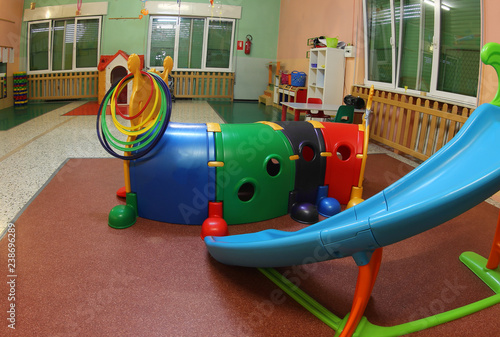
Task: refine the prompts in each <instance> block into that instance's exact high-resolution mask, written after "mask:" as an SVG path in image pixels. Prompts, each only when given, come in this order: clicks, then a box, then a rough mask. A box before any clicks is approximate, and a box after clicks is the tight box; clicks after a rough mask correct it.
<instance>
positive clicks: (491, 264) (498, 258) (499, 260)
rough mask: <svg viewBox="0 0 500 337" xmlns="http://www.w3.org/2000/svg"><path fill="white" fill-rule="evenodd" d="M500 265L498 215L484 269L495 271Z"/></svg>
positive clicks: (499, 221)
mask: <svg viewBox="0 0 500 337" xmlns="http://www.w3.org/2000/svg"><path fill="white" fill-rule="evenodd" d="M499 264H500V214H498V221H497V229H496V231H495V236H494V237H493V245H492V246H491V252H490V256H489V258H488V263H486V268H488V269H495V268H497V267H498V265H499Z"/></svg>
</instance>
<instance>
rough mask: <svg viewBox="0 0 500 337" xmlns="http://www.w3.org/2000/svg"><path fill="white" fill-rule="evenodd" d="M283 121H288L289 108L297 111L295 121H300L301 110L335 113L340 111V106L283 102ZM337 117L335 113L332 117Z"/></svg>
mask: <svg viewBox="0 0 500 337" xmlns="http://www.w3.org/2000/svg"><path fill="white" fill-rule="evenodd" d="M281 106H282V108H281V120H282V121H286V110H287V108H288V107H290V108H292V109H294V110H295V118H294V119H293V120H294V121H298V120H299V116H300V110H307V111H311V110H321V111H325V112H326V111H335V112H337V110H338V109H339V107H340V105H336V104H313V103H295V102H281ZM331 116H332V117H334V116H335V113H334V114H332V115H331Z"/></svg>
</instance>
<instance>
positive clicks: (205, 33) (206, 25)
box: [146, 15, 236, 72]
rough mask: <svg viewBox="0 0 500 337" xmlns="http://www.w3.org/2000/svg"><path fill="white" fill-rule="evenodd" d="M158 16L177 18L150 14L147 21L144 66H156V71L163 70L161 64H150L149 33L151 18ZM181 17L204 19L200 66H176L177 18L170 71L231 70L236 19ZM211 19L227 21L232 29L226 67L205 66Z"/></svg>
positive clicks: (170, 16)
mask: <svg viewBox="0 0 500 337" xmlns="http://www.w3.org/2000/svg"><path fill="white" fill-rule="evenodd" d="M158 18H177V19H178V18H179V17H176V16H174V15H150V18H149V23H148V43H147V51H146V68H148V69H151V68H156V69H157V70H158V71H164V69H163V64H162V65H161V66H154V65H151V34H152V30H153V20H154V19H158ZM182 18H186V19H204V21H205V22H204V28H203V29H204V30H203V49H202V61H201V68H179V67H178V52H179V36H180V35H179V34H180V33H179V30H180V25H179V20H177V24H176V25H175V43H174V55H172V58H173V59H174V65H173V68H172V71H212V72H233V71H234V70H233V69H234V48H235V46H234V40H235V31H236V19H231V18H211V17H200V16H182ZM211 21H227V22H231V23H232V31H231V47H230V52H229V66H228V67H227V68H212V67H207V54H208V30H209V23H210V22H211Z"/></svg>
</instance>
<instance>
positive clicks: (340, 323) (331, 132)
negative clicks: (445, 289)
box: [97, 43, 500, 337]
mask: <svg viewBox="0 0 500 337" xmlns="http://www.w3.org/2000/svg"><path fill="white" fill-rule="evenodd" d="M481 59H482V61H483V62H484V63H485V64H488V65H491V66H493V67H494V68H495V70H496V71H497V74H498V75H499V81H500V45H499V44H496V43H488V44H486V45H485V46H484V47H483V50H482V52H481ZM165 64H166V65H167V66H166V67H165V71H164V73H161V74H160V73H158V72H156V71H152V72H143V71H141V70H140V69H139V62H137V61H136V57H135V55H131V56H130V59H129V70H130V72H131V74H129V75H128V76H126V77H125V78H124V79H123V80H122V81H120V82H119V83H117V84H115V85H114V86H113V87H112V88H111V89H110V90H109V91H108V93H107V94H106V97H105V99H104V100H103V103H102V105H101V108H100V114H99V115H98V118H97V131H98V135H99V139H100V141H101V144H102V145H103V146H104V148H105V149H106V150H107V151H108V152H109V153H111V154H112V155H114V156H115V157H117V158H120V159H122V160H123V162H124V175H125V194H126V205H119V206H116V207H115V208H113V209H112V210H111V212H110V215H109V225H110V226H112V227H115V228H125V227H128V226H131V225H132V224H134V223H135V221H136V218H137V216H140V217H144V218H148V219H153V220H158V221H164V222H169V223H180V224H198V225H199V224H202V237H204V241H205V244H206V246H207V249H208V251H209V253H210V254H211V255H212V256H213V257H214V258H215V259H216V260H217V261H219V262H221V263H225V264H229V265H236V266H246V267H257V268H259V270H260V271H261V272H262V273H263V274H264V275H266V276H267V277H268V278H269V279H271V280H272V281H273V282H274V283H276V284H277V285H278V286H279V287H281V288H282V289H283V290H284V291H285V292H286V293H288V294H289V295H290V296H291V297H293V298H294V299H295V300H296V301H297V302H298V303H300V304H301V305H303V306H304V307H305V308H306V309H307V310H309V311H310V312H311V313H312V314H314V315H315V316H316V317H318V318H319V319H321V320H322V321H323V322H325V323H326V324H327V325H329V326H330V327H331V328H332V329H334V330H335V331H336V336H353V335H354V336H370V337H371V336H400V335H403V334H408V333H412V332H416V331H420V330H423V329H425V328H429V327H433V326H436V325H439V324H442V323H445V322H449V321H451V320H455V319H458V318H461V317H464V316H466V315H469V314H471V313H474V312H477V311H479V310H482V309H484V308H487V307H489V306H492V305H495V304H497V303H499V302H500V270H499V267H498V266H499V263H500V217H499V222H498V224H497V230H496V234H495V238H494V240H493V245H492V248H491V253H490V256H489V258H488V259H485V258H483V257H481V256H479V255H477V254H475V253H472V252H465V253H463V254H461V256H460V260H461V261H462V262H463V263H464V264H465V265H466V266H467V267H469V268H470V269H471V270H472V271H473V272H474V273H475V274H476V275H477V276H478V277H479V278H480V279H481V280H482V281H483V282H485V283H486V284H487V285H488V286H489V287H490V288H491V289H492V290H493V291H494V292H495V295H492V296H490V297H488V298H485V299H483V300H480V301H478V302H474V303H471V304H468V305H466V306H464V307H461V308H456V309H453V310H450V311H447V312H443V313H440V314H437V315H434V316H430V317H426V318H423V319H420V320H417V321H413V322H409V323H404V324H400V325H397V326H392V327H382V326H377V325H374V324H371V323H370V322H369V321H368V320H367V318H366V317H364V316H363V314H364V311H365V309H366V306H367V304H368V301H369V298H370V295H371V292H372V290H373V287H374V285H375V281H376V277H377V274H378V270H379V267H380V264H381V261H382V249H383V248H382V247H384V246H387V245H390V244H393V243H396V242H399V241H402V240H404V239H407V238H409V237H412V236H414V235H417V234H419V233H422V232H424V231H426V230H428V229H431V228H433V227H436V226H438V225H440V224H442V223H444V222H445V221H447V220H449V219H452V218H454V217H456V216H458V215H460V214H461V213H463V212H465V211H467V210H468V209H470V208H472V207H474V206H475V205H477V204H479V203H480V202H482V201H484V200H485V199H486V198H488V197H489V196H491V195H492V194H494V193H495V192H497V191H498V190H499V189H500V150H499V147H498V146H496V145H497V144H500V90H499V91H498V93H497V95H496V97H495V98H494V100H493V101H492V102H491V103H488V104H483V105H481V106H479V107H478V108H477V109H476V110H475V111H474V113H473V114H472V115H471V116H470V117H469V119H468V120H467V122H466V123H465V124H464V126H463V127H462V128H461V130H460V131H459V133H458V134H457V135H456V136H455V137H454V138H453V139H452V140H451V141H449V142H448V143H447V144H446V145H445V146H444V147H443V148H441V149H440V150H439V151H438V152H436V153H435V154H434V155H433V156H432V157H431V158H429V159H428V160H427V161H425V162H424V163H423V164H421V165H420V166H419V167H417V168H416V169H414V170H413V171H412V172H410V173H409V174H407V175H406V176H404V177H403V178H401V179H400V180H399V181H397V182H395V183H394V184H392V185H391V186H389V187H387V188H386V189H384V190H383V191H381V192H379V193H378V194H376V195H375V196H373V197H371V198H370V199H368V200H366V201H363V199H361V194H362V190H363V187H362V182H363V176H364V167H365V163H366V156H367V144H368V135H369V129H368V126H369V124H368V121H369V113H370V108H371V98H369V99H368V102H367V105H366V106H367V113H366V115H365V119H364V123H363V124H360V125H353V124H337V123H319V122H275V123H271V122H260V123H254V124H240V125H238V124H235V125H219V124H213V123H207V124H179V123H169V118H170V113H171V102H170V94H169V91H168V87H167V86H166V84H165V82H164V79H165V78H167V77H168V72H169V70H170V69H171V62H170V61H169V60H166V61H165ZM169 64H170V66H169ZM131 80H132V81H133V90H132V96H131V99H130V107H129V111H128V114H123V113H122V112H120V110H119V108H118V107H117V106H116V97H117V95H119V93H120V91H121V89H122V88H123V87H124V85H126V83H128V82H129V81H131ZM108 102H111V107H112V116H111V119H112V120H113V123H114V125H115V127H116V128H117V129H118V130H119V131H120V133H122V134H124V135H126V136H127V140H126V141H123V140H119V139H118V138H117V137H116V136H113V134H112V133H111V132H110V130H109V128H108V126H107V124H106V120H105V112H104V110H105V107H106V106H107V104H108ZM117 113H118V114H119V115H121V117H122V118H123V119H125V120H129V121H130V126H125V125H122V124H120V123H119V121H118V119H117V117H116V114H117ZM117 151H118V152H117ZM119 152H123V153H124V154H120V153H119ZM340 204H347V207H346V210H344V211H342V212H340ZM287 213H290V215H291V217H292V218H293V219H295V220H297V221H299V222H303V223H306V224H311V225H310V226H307V227H304V228H303V229H301V230H298V231H295V232H285V231H279V230H275V229H268V230H265V231H261V232H257V233H248V234H241V235H233V236H231V235H228V231H227V226H226V223H227V224H239V223H248V222H255V221H261V220H266V219H270V218H273V217H277V216H281V215H284V214H287ZM318 214H320V215H323V216H325V217H327V219H325V220H322V221H320V222H317V220H318ZM315 222H317V223H315ZM343 257H352V258H353V259H354V261H355V263H356V264H357V265H358V269H359V272H358V280H357V284H356V289H355V294H354V301H353V304H352V309H351V312H350V313H349V314H348V315H346V317H344V318H339V317H337V316H335V315H334V314H332V313H331V312H329V311H328V310H327V309H326V308H325V307H323V306H322V305H320V304H319V303H318V302H316V301H315V300H314V299H312V298H311V297H309V296H308V295H307V294H305V293H304V292H303V291H301V290H300V289H299V288H298V287H297V286H295V285H294V284H292V283H291V282H290V281H289V280H288V279H286V278H285V277H284V276H283V275H281V274H280V273H279V272H277V271H276V270H275V269H273V267H282V266H292V265H300V264H305V263H313V262H320V261H326V260H331V259H337V258H343Z"/></svg>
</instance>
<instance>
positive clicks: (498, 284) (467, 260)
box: [460, 252, 500, 294]
mask: <svg viewBox="0 0 500 337" xmlns="http://www.w3.org/2000/svg"><path fill="white" fill-rule="evenodd" d="M460 261H462V263H463V264H465V265H466V266H467V267H469V269H470V270H472V272H473V273H474V274H476V275H477V277H479V278H480V279H481V280H482V281H483V282H484V283H486V284H487V285H488V287H490V288H491V290H493V291H494V292H495V294H500V268H496V269H488V268H486V263H487V262H488V260H487V259H485V258H484V257H482V256H481V255H478V254H476V253H473V252H464V253H462V254H461V255H460Z"/></svg>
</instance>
